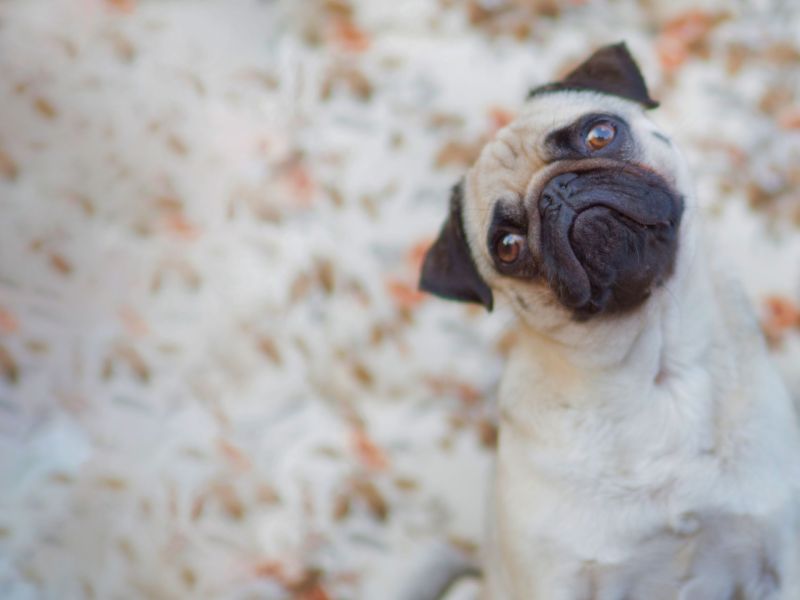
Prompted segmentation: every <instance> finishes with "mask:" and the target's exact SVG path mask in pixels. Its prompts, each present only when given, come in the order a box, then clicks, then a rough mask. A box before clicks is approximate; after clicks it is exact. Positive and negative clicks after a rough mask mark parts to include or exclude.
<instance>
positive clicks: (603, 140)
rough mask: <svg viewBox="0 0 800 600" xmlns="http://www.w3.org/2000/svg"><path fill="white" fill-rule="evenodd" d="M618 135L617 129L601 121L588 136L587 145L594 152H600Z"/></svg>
mask: <svg viewBox="0 0 800 600" xmlns="http://www.w3.org/2000/svg"><path fill="white" fill-rule="evenodd" d="M616 135H617V130H616V128H615V127H614V126H613V125H612V124H611V123H609V122H608V121H601V122H600V123H597V124H596V125H595V126H594V127H592V128H591V129H590V130H589V133H587V134H586V144H587V145H588V146H589V148H591V149H592V150H600V149H601V148H605V147H606V146H608V145H609V144H610V143H611V142H612V141H613V140H614V137H615V136H616Z"/></svg>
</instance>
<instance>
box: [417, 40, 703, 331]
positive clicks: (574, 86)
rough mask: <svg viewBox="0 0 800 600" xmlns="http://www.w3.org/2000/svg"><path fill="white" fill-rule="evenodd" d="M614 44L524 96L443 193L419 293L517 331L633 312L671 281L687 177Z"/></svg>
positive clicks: (629, 63)
mask: <svg viewBox="0 0 800 600" xmlns="http://www.w3.org/2000/svg"><path fill="white" fill-rule="evenodd" d="M656 106H657V103H656V102H655V101H654V100H653V99H652V98H650V95H649V92H648V91H647V88H646V86H645V83H644V80H643V78H642V75H641V73H640V72H639V69H638V68H637V66H636V63H635V62H634V60H633V59H632V58H631V56H630V54H629V53H628V50H627V48H626V47H625V45H624V44H617V45H613V46H607V47H604V48H601V49H600V50H598V51H597V52H596V53H595V54H593V55H592V56H591V57H590V58H589V59H588V60H586V61H585V62H584V63H582V64H581V65H580V66H579V67H577V68H576V69H575V70H574V71H573V72H571V73H570V74H569V75H567V77H566V78H564V79H563V80H562V81H559V82H556V83H551V84H548V85H545V86H542V87H539V88H536V89H534V90H532V91H531V93H530V95H529V97H528V100H527V102H526V104H525V106H524V108H523V109H522V111H521V113H520V114H519V116H518V117H517V118H516V119H515V120H514V121H513V122H511V123H510V124H509V125H508V126H506V127H505V128H503V129H502V130H500V131H499V132H498V134H497V135H496V136H495V138H494V139H493V140H492V141H490V142H489V143H488V144H487V145H486V146H485V147H484V148H483V150H482V152H481V154H480V156H479V158H478V159H477V161H476V162H475V164H474V165H473V166H472V167H471V168H470V170H469V171H468V173H467V174H466V176H465V177H464V178H463V179H462V180H461V181H460V182H459V183H458V184H457V185H456V186H455V187H454V188H453V191H452V196H451V199H450V210H449V215H448V217H447V219H446V221H445V223H444V225H443V227H442V229H441V232H440V234H439V237H438V239H437V240H436V242H435V243H434V244H433V246H432V247H431V248H430V250H429V251H428V253H427V255H426V257H425V261H424V263H423V268H422V276H421V281H420V287H421V289H423V290H425V291H428V292H431V293H433V294H436V295H439V296H442V297H444V298H449V299H452V300H461V301H467V302H478V303H481V304H483V305H484V306H486V308H487V309H489V310H491V308H492V306H493V301H494V293H495V292H500V293H503V294H504V295H505V296H506V297H507V298H508V299H509V300H510V302H511V304H512V306H514V308H515V309H516V310H517V312H519V313H520V314H521V315H522V316H523V317H524V318H525V320H526V321H528V322H530V323H537V322H552V321H553V320H554V319H555V321H557V322H558V321H563V320H564V319H568V320H570V321H574V320H578V321H585V320H587V319H596V318H602V317H604V316H610V315H620V314H626V313H630V312H632V311H635V310H637V309H638V308H640V307H641V306H642V305H643V304H645V303H646V302H647V300H648V298H650V297H651V296H652V295H653V294H654V293H655V292H656V291H657V290H658V289H659V288H660V287H661V286H663V284H664V283H665V282H666V281H667V280H668V279H669V278H670V276H671V275H672V273H673V271H674V269H675V264H676V257H677V255H678V246H679V241H680V239H681V235H680V233H681V229H682V221H684V219H682V217H683V213H684V197H685V196H686V195H687V193H688V191H687V187H688V186H687V183H686V181H687V177H686V174H685V173H686V169H685V165H684V163H683V160H682V159H681V156H680V154H679V153H678V151H677V150H676V149H675V148H674V146H673V144H672V142H671V141H670V140H669V138H668V137H667V136H665V135H664V134H663V133H661V132H660V131H659V130H658V129H657V127H656V126H655V125H654V124H653V123H652V122H651V121H650V120H649V119H648V118H647V116H646V115H645V110H646V109H650V108H655V107H656Z"/></svg>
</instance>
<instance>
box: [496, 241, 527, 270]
mask: <svg viewBox="0 0 800 600" xmlns="http://www.w3.org/2000/svg"><path fill="white" fill-rule="evenodd" d="M524 243H525V238H524V236H521V235H520V234H518V233H507V234H505V235H504V236H503V237H501V238H500V240H499V241H498V242H497V246H496V247H495V252H496V253H497V258H499V259H500V261H501V262H504V263H506V264H509V263H512V262H514V261H515V260H517V259H518V258H519V255H520V254H522V247H523V244H524Z"/></svg>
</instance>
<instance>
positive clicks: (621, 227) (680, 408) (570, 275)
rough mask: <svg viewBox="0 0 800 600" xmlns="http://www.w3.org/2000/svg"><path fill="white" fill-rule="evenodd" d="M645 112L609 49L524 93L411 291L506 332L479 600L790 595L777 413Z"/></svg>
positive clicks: (737, 303)
mask: <svg viewBox="0 0 800 600" xmlns="http://www.w3.org/2000/svg"><path fill="white" fill-rule="evenodd" d="M654 105H655V102H654V101H652V100H651V99H650V98H649V95H648V93H647V91H646V88H645V87H644V82H643V80H642V79H641V75H639V73H638V70H637V69H636V67H635V64H634V63H633V62H632V60H631V59H630V57H629V55H628V54H627V51H626V50H625V48H624V46H612V47H607V48H604V49H602V50H601V51H600V52H598V53H597V54H595V55H594V56H593V57H592V58H590V59H589V61H587V62H586V63H584V65H582V66H581V67H579V68H578V69H577V70H576V71H575V72H573V73H572V74H571V75H570V76H568V77H567V78H566V79H565V80H564V81H562V82H559V83H557V84H551V85H550V86H546V87H545V88H542V89H541V90H538V91H536V92H535V93H534V94H533V96H532V98H531V100H530V101H529V102H528V104H527V105H526V107H525V109H524V110H523V112H522V114H521V115H520V116H519V117H518V118H517V119H516V120H515V121H514V122H513V123H511V124H510V125H509V126H508V127H507V128H505V129H504V130H502V131H501V132H499V134H498V135H497V136H496V138H495V139H494V140H493V141H492V142H490V143H489V144H488V145H487V146H486V148H485V149H484V151H483V152H482V154H481V157H480V158H479V159H478V161H477V162H476V164H475V165H474V166H473V168H472V169H471V170H470V172H469V173H468V175H467V177H466V178H465V180H464V181H463V182H462V184H461V185H460V186H459V187H457V188H456V190H455V191H454V197H453V201H452V203H451V214H450V218H449V220H448V221H447V223H446V224H445V226H444V228H443V230H442V233H441V235H440V238H439V240H437V243H436V244H435V245H434V247H433V248H432V249H431V251H430V252H429V254H428V257H427V258H426V263H425V265H424V268H423V276H422V287H423V288H424V289H427V290H429V291H433V292H434V293H437V294H439V295H442V296H444V297H448V298H453V299H457V300H466V301H475V302H481V303H483V304H484V305H486V306H487V307H489V308H491V306H492V302H493V293H494V292H499V293H502V294H503V295H504V296H505V297H506V298H507V299H508V300H509V301H510V303H511V305H512V306H513V307H514V309H515V311H516V312H517V314H518V316H519V320H520V326H519V336H518V337H519V342H518V344H517V346H516V347H515V349H514V350H513V352H512V355H511V357H510V359H509V364H508V366H507V369H506V371H505V374H504V376H503V379H502V383H501V387H500V394H499V404H500V430H499V431H500V434H499V445H498V457H497V463H496V472H495V477H494V490H493V493H492V502H491V514H490V517H489V523H490V528H489V529H490V530H489V535H488V541H487V544H486V560H485V564H484V574H485V577H484V579H485V597H486V598H488V599H491V600H562V599H563V600H584V599H586V600H601V599H602V600H644V599H646V600H661V599H664V600H666V599H670V600H671V599H682V600H744V599H747V600H750V599H753V600H755V599H783V600H795V599H798V598H800V521H799V520H798V518H799V517H800V514H798V513H799V511H800V485H799V482H800V471H799V469H800V435H798V426H797V421H796V415H795V413H794V408H793V405H792V402H791V399H790V398H789V395H788V393H787V391H786V389H785V388H784V386H783V383H782V382H781V380H780V378H779V377H778V375H777V373H776V372H775V370H774V369H773V367H772V365H771V364H770V362H769V358H768V355H767V351H766V347H765V344H764V342H763V339H762V336H761V333H760V330H759V327H758V325H757V322H756V320H755V318H754V316H753V314H752V311H751V308H750V306H749V304H748V302H747V300H746V299H745V298H744V297H743V295H742V293H741V292H740V291H739V288H738V287H737V285H736V283H735V282H733V281H731V280H730V279H729V278H728V277H726V275H725V273H724V271H723V270H721V269H720V268H718V267H716V266H715V264H714V263H715V260H714V257H713V253H712V252H711V251H709V250H708V249H706V248H704V246H703V244H704V241H705V240H704V239H703V238H702V230H701V228H700V227H699V223H698V215H697V214H696V212H695V209H694V202H693V191H692V189H691V185H690V183H689V177H688V172H687V169H686V167H685V165H684V161H683V159H682V157H681V156H680V154H679V153H678V152H677V150H676V149H675V147H674V146H673V144H672V143H671V142H670V141H669V139H668V138H667V137H666V136H665V135H664V134H663V133H662V132H660V131H659V130H658V129H657V128H656V126H655V125H654V124H653V123H652V122H651V121H650V120H649V119H648V118H647V117H646V116H645V114H644V108H650V107H653V106H654ZM598 140H599V141H598ZM609 140H610V141H609Z"/></svg>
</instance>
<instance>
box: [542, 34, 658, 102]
mask: <svg viewBox="0 0 800 600" xmlns="http://www.w3.org/2000/svg"><path fill="white" fill-rule="evenodd" d="M558 90H591V91H595V92H602V93H604V94H611V95H612V96H621V97H622V98H627V99H628V100H634V101H635V102H638V103H639V104H642V105H644V106H645V107H646V108H656V107H657V106H658V102H656V101H655V100H653V99H652V98H651V97H650V93H649V92H648V91H647V85H646V84H645V82H644V77H642V73H641V71H639V67H638V66H637V64H636V61H634V60H633V57H632V56H631V54H630V52H628V47H627V46H626V45H625V42H620V43H619V44H612V45H610V46H603V47H602V48H600V49H599V50H597V51H596V52H595V53H594V54H592V55H591V56H590V57H589V58H588V59H586V60H585V61H584V62H582V63H581V64H580V65H578V67H576V68H575V69H574V70H573V71H572V72H571V73H569V75H567V76H566V77H564V79H562V80H561V81H558V82H556V83H551V84H549V85H545V86H542V87H539V88H536V89H534V90H532V91H531V93H530V96H534V95H536V94H538V93H541V92H548V91H558ZM530 96H529V97H530Z"/></svg>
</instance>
